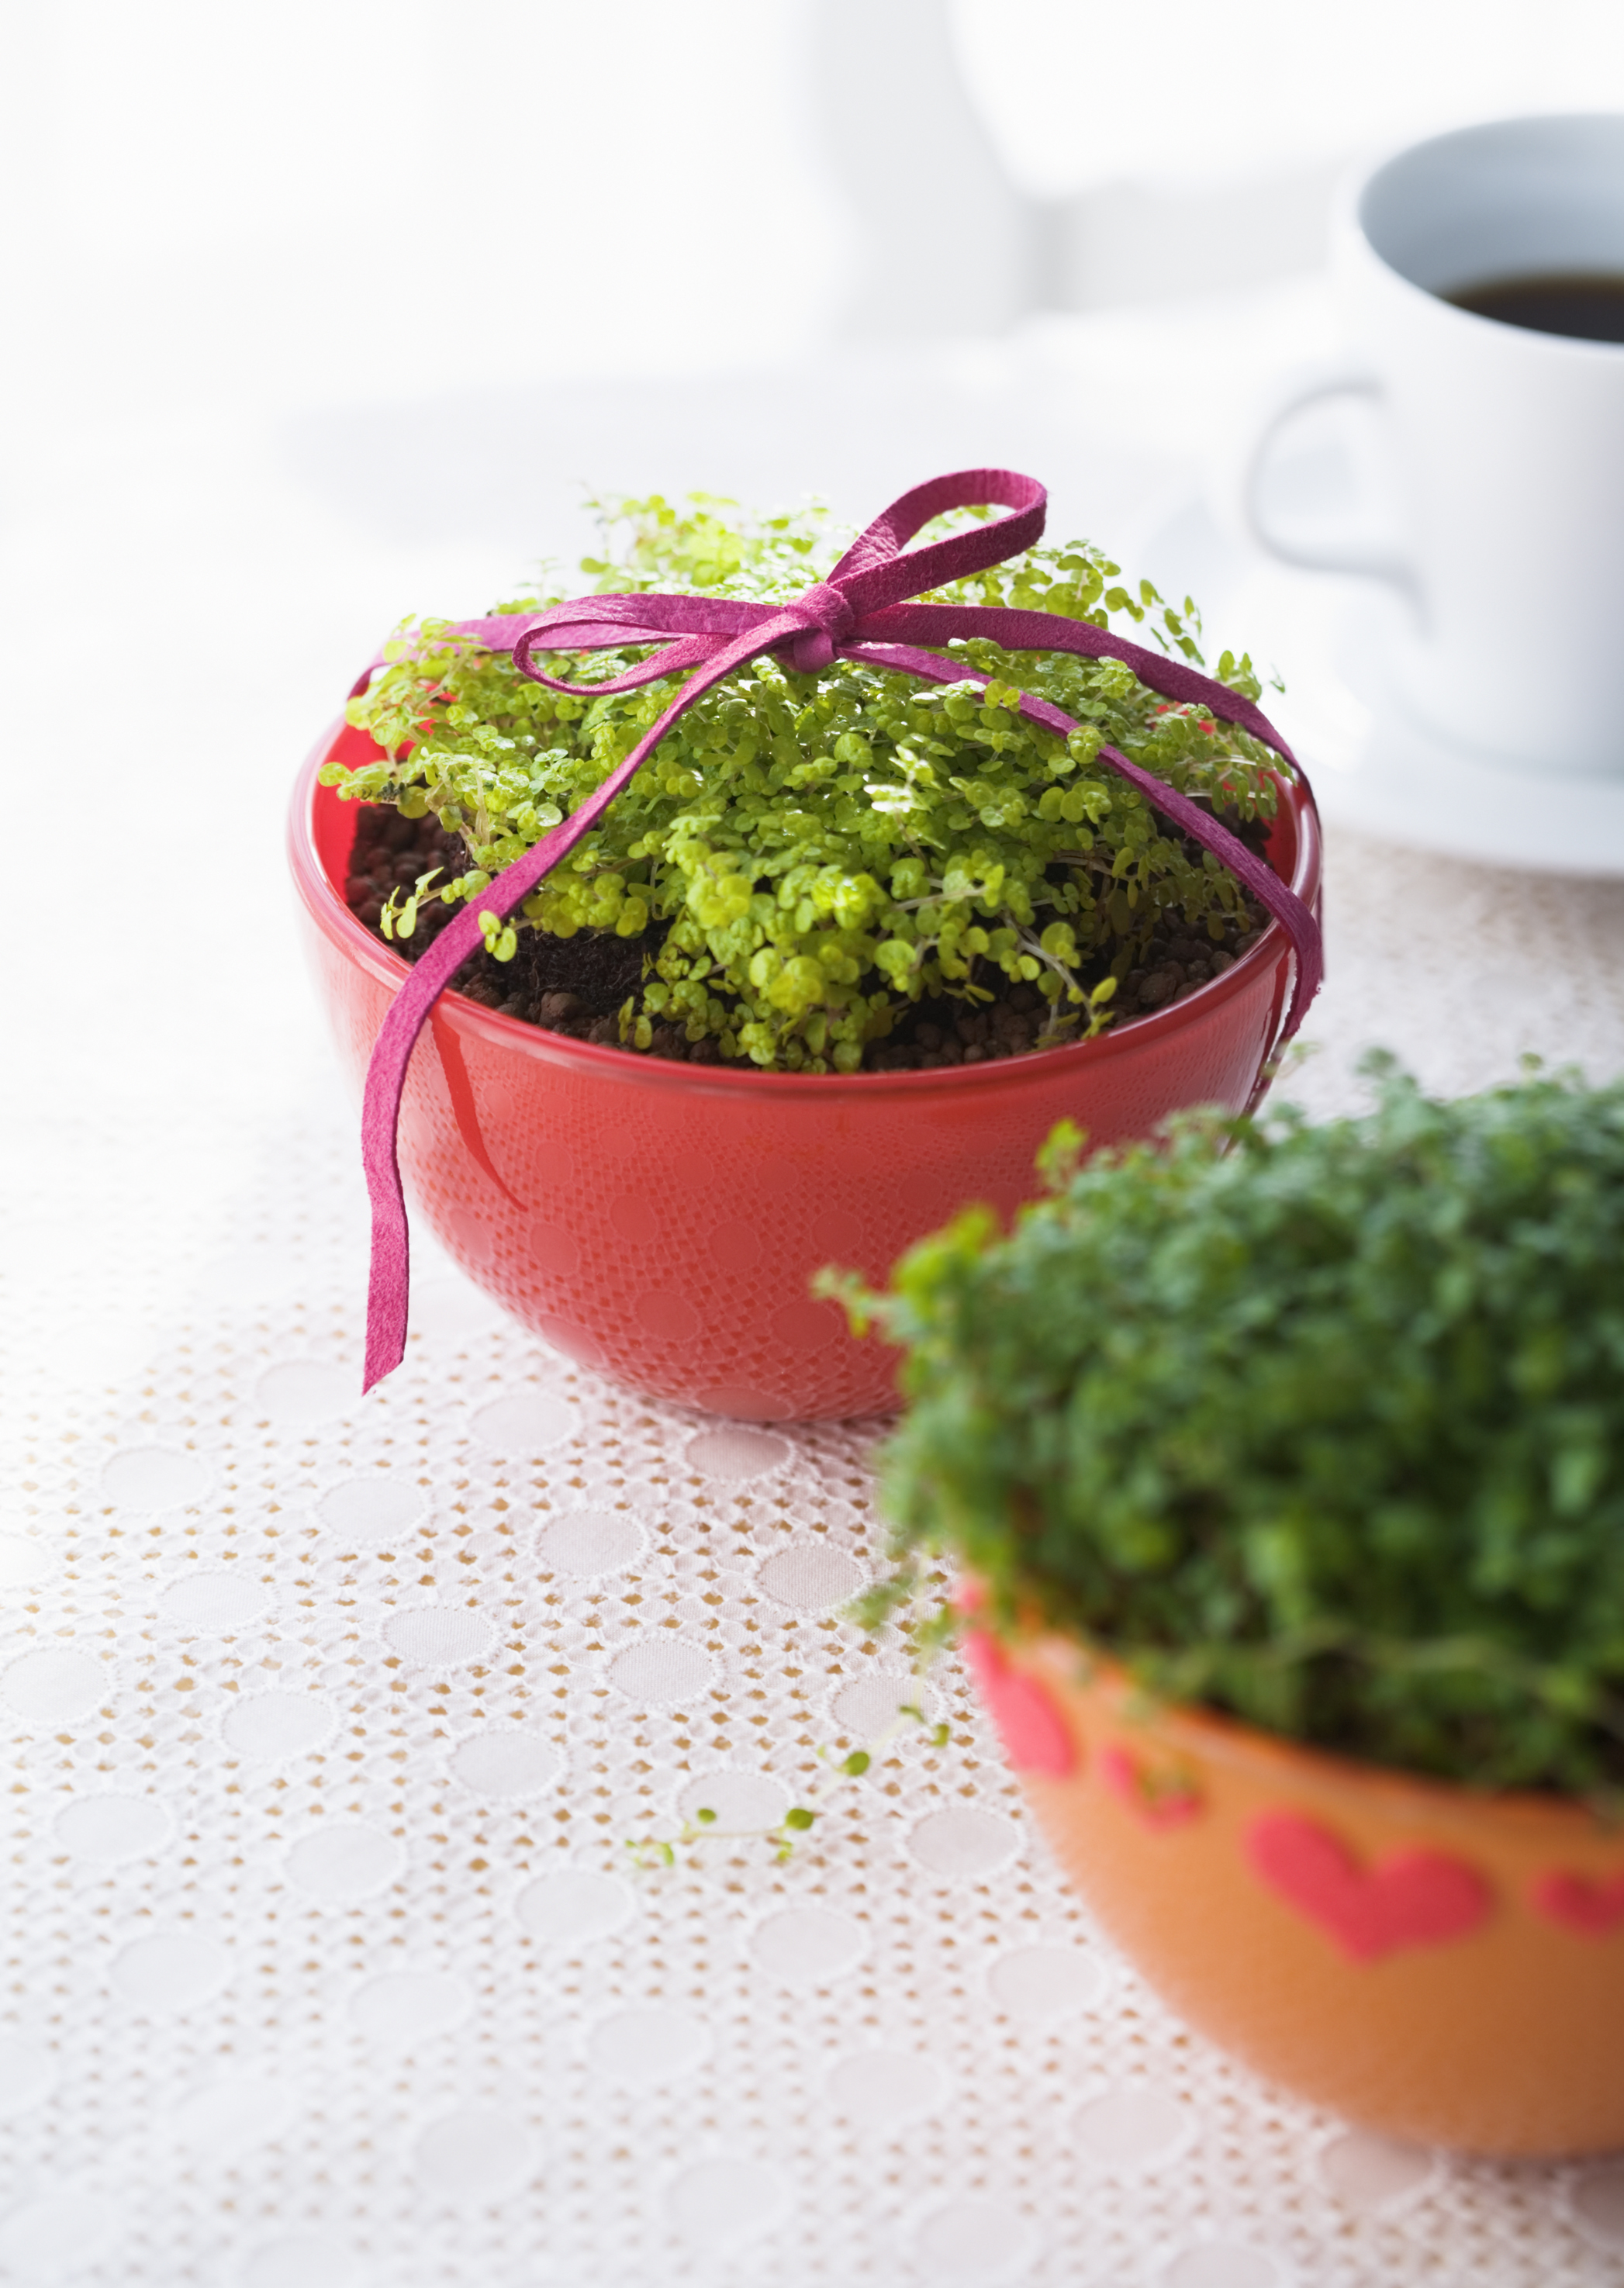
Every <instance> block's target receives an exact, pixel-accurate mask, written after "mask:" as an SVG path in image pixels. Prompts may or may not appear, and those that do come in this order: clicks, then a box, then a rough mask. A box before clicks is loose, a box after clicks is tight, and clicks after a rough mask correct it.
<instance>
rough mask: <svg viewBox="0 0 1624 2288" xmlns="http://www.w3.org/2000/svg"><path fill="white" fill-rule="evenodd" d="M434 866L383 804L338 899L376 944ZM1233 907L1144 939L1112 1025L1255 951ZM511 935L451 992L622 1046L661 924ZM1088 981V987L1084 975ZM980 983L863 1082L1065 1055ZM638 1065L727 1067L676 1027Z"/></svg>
mask: <svg viewBox="0 0 1624 2288" xmlns="http://www.w3.org/2000/svg"><path fill="white" fill-rule="evenodd" d="M1226 823H1227V824H1229V825H1230V827H1231V829H1232V831H1233V832H1235V833H1236V834H1238V835H1239V836H1240V838H1241V840H1242V841H1244V842H1245V843H1247V845H1248V846H1249V847H1250V848H1252V849H1254V850H1257V851H1259V852H1261V851H1262V849H1263V847H1264V843H1265V842H1266V840H1267V838H1268V828H1267V825H1266V824H1265V823H1264V822H1263V821H1261V820H1259V821H1256V822H1251V823H1249V824H1248V823H1242V822H1238V821H1235V820H1233V819H1231V820H1229V821H1226ZM432 866H439V867H440V868H442V869H443V870H444V876H443V878H451V877H453V876H455V875H458V874H462V873H464V872H465V871H466V870H467V867H468V855H467V852H466V850H465V849H464V847H463V842H462V838H461V837H460V836H457V835H453V834H448V833H447V832H446V830H445V829H444V828H443V827H442V826H441V825H440V822H439V820H438V819H437V818H435V817H434V815H433V814H432V813H431V814H429V815H427V816H426V817H424V818H403V817H401V815H400V812H399V811H397V810H394V809H392V808H391V807H389V806H387V805H384V804H372V803H365V804H362V805H360V806H359V814H358V816H357V818H356V822H355V844H354V847H353V850H352V852H351V854H350V872H349V878H348V880H347V881H346V882H345V899H346V901H347V902H348V904H349V908H350V910H351V912H352V913H353V915H354V916H355V917H356V918H357V920H358V921H360V922H364V923H365V924H366V926H367V927H368V929H369V930H371V931H373V932H374V933H375V934H376V936H377V937H378V938H379V939H380V940H382V938H383V932H382V931H381V930H380V929H379V927H378V919H379V917H380V915H381V914H382V912H383V910H384V904H385V902H387V900H388V897H389V894H390V892H391V890H393V889H400V890H402V891H409V890H410V888H411V886H412V885H413V883H414V882H416V879H417V878H418V876H419V875H420V874H426V873H427V872H428V870H429V869H430V868H431V867H432ZM1240 903H1241V908H1242V913H1241V915H1240V918H1238V919H1237V920H1236V921H1235V922H1234V923H1232V925H1230V926H1229V927H1228V929H1227V930H1226V933H1225V935H1224V941H1223V942H1222V944H1218V943H1216V942H1215V941H1213V940H1212V939H1211V938H1210V937H1208V935H1207V934H1206V933H1205V932H1203V933H1202V934H1201V935H1200V937H1197V936H1194V935H1192V934H1190V933H1185V932H1184V931H1183V930H1182V929H1180V928H1177V927H1174V928H1172V929H1170V930H1168V932H1166V933H1164V934H1162V935H1160V936H1158V937H1154V938H1153V939H1152V941H1151V943H1150V946H1149V949H1148V950H1147V952H1146V954H1145V958H1144V960H1143V962H1142V964H1141V965H1140V966H1139V967H1137V968H1135V969H1130V970H1129V973H1128V974H1127V976H1126V977H1125V978H1124V979H1123V980H1122V982H1121V985H1120V986H1119V988H1118V989H1117V997H1116V1000H1115V1002H1114V1003H1113V1007H1114V1009H1115V1010H1116V1012H1117V1017H1116V1023H1117V1025H1119V1026H1120V1025H1121V1024H1122V1023H1124V1022H1131V1021H1132V1020H1133V1019H1134V1018H1135V1017H1146V1016H1149V1015H1151V1014H1152V1013H1153V1012H1154V1011H1155V1010H1157V1009H1161V1008H1163V1007H1165V1006H1166V1005H1168V1003H1170V1002H1174V1001H1183V1000H1184V999H1186V998H1187V997H1188V996H1189V995H1190V994H1192V993H1193V992H1195V991H1196V990H1197V989H1198V988H1199V987H1200V986H1201V985H1204V984H1205V983H1206V982H1207V981H1208V978H1211V977H1215V976H1216V975H1218V974H1219V973H1220V972H1222V971H1224V970H1225V969H1228V968H1229V967H1230V966H1231V965H1232V964H1233V963H1234V962H1235V961H1236V960H1237V959H1238V958H1239V957H1240V955H1241V954H1243V953H1245V952H1247V951H1248V949H1249V948H1250V947H1251V946H1253V945H1255V944H1256V941H1257V939H1258V937H1259V936H1260V935H1261V933H1262V932H1263V929H1264V924H1265V922H1266V921H1267V916H1266V915H1265V914H1264V911H1263V910H1262V909H1261V907H1259V906H1257V905H1256V903H1255V902H1253V901H1252V900H1251V899H1250V898H1249V897H1248V896H1247V895H1246V894H1245V893H1244V892H1242V893H1241V898H1240ZM461 910H462V908H461V907H460V905H459V906H446V905H441V904H440V902H439V900H438V899H434V898H432V897H431V899H430V900H429V901H425V902H424V904H422V905H421V906H419V907H418V909H417V923H416V929H415V930H414V932H413V933H412V935H411V936H410V937H409V938H407V939H405V940H401V939H400V938H396V939H395V940H393V941H392V943H393V948H394V950H395V951H396V952H397V953H400V954H402V955H404V956H405V957H406V959H407V960H408V961H416V959H417V957H418V956H419V955H420V954H422V953H423V952H424V951H425V950H426V949H427V948H428V947H429V946H431V945H432V943H433V942H434V940H435V939H436V937H438V935H439V934H440V931H441V930H442V929H444V928H445V926H446V925H447V924H448V922H449V921H451V920H452V918H454V916H455V915H456V914H457V913H460V912H461ZM518 934H519V949H518V951H517V952H516V953H515V955H514V956H513V958H512V960H511V961H497V960H495V959H494V958H493V957H492V956H491V955H490V954H488V953H486V952H484V951H480V952H479V953H477V954H474V955H473V956H471V958H470V959H469V960H467V961H465V962H464V963H463V965H462V967H461V968H460V969H458V970H457V971H456V972H455V973H454V974H453V977H452V980H451V983H452V987H453V989H454V990H456V992H458V993H461V994H463V996H464V997H466V998H467V999H468V1000H470V1001H477V1002H479V1004H480V1005H482V1006H483V1007H485V1008H487V1009H495V1010H497V1011H499V1012H500V1013H501V1014H502V1015H503V1016H504V1017H518V1018H519V1019H521V1020H522V1021H524V1022H525V1023H527V1024H530V1025H540V1026H542V1027H543V1029H546V1030H547V1031H549V1032H553V1033H564V1034H567V1035H568V1036H570V1037H571V1038H573V1039H574V1040H580V1041H596V1042H599V1043H602V1044H604V1045H606V1046H608V1047H611V1048H620V1047H623V1046H627V1045H628V1044H625V1043H622V1040H621V1032H620V1012H621V1010H622V1007H623V1006H624V1005H625V1004H626V1002H627V1000H628V999H629V998H630V996H631V995H633V994H635V993H636V992H637V991H638V989H639V987H640V986H641V984H642V982H643V976H644V964H645V961H646V958H647V957H650V956H651V955H653V954H654V952H655V951H656V950H657V949H658V947H659V944H660V941H661V937H662V936H663V934H664V930H663V927H662V926H661V925H660V924H658V923H656V924H654V925H653V926H651V927H649V928H648V929H646V931H645V932H644V933H643V934H642V936H641V937H615V936H614V935H613V934H612V933H610V932H608V931H592V930H582V931H579V932H577V933H576V934H575V936H574V937H568V938H564V937H551V936H549V935H548V934H547V933H545V932H544V931H542V930H537V929H521V930H520V931H519V933H518ZM1104 973H1105V965H1104V964H1101V965H1100V974H1101V975H1102V976H1103V975H1104ZM1085 981H1086V982H1088V983H1089V984H1093V983H1094V982H1096V981H1097V980H1096V979H1094V978H1091V977H1087V978H1085ZM976 982H977V984H978V985H981V986H984V987H986V989H988V990H989V991H990V992H992V993H993V994H994V996H995V998H994V999H993V1000H991V1001H983V1002H979V1003H978V1004H977V1005H976V1006H975V1007H974V1008H973V1009H972V1008H970V1007H968V1006H967V1005H965V1003H963V1001H954V1000H950V999H948V998H947V997H945V996H944V997H939V998H938V999H935V1000H928V1001H918V1002H915V1003H914V1004H913V1005H912V1006H911V1007H909V1008H908V1009H907V1011H906V1012H905V1013H903V1014H902V1015H901V1016H900V1017H899V1019H898V1021H897V1023H896V1026H895V1029H893V1030H892V1031H891V1033H890V1034H889V1035H888V1036H887V1037H886V1038H885V1039H884V1040H883V1041H873V1042H870V1044H869V1045H868V1047H867V1051H866V1052H865V1053H864V1057H863V1068H862V1069H863V1070H864V1071H865V1072H919V1071H928V1070H931V1069H936V1068H938V1067H940V1066H943V1065H974V1064H985V1063H987V1062H990V1061H993V1060H994V1059H996V1058H1000V1057H1012V1056H1025V1055H1027V1054H1030V1053H1034V1052H1036V1051H1038V1050H1040V1049H1041V1048H1043V1047H1063V1046H1064V1045H1065V1044H1066V1036H1065V1035H1062V1037H1061V1038H1060V1039H1059V1040H1058V1041H1054V1042H1049V1043H1043V1042H1041V1041H1040V1039H1039V1035H1040V1034H1041V1032H1042V1027H1043V1023H1044V1020H1045V1018H1046V1017H1047V1015H1048V1013H1049V1005H1048V1003H1047V1002H1046V1001H1045V1000H1044V999H1043V997H1042V994H1041V993H1040V992H1039V991H1038V990H1037V988H1036V987H1035V986H1034V985H1024V984H1012V983H1011V982H1010V980H1009V979H1008V978H1006V977H1005V976H1004V974H1003V973H1002V970H999V969H995V968H994V967H993V966H992V965H990V964H987V963H982V964H981V965H979V967H978V973H977V977H976ZM643 1053H644V1054H646V1055H649V1056H656V1057H670V1058H675V1059H677V1060H678V1061H685V1062H687V1063H689V1064H717V1063H720V1062H722V1061H723V1059H722V1055H721V1052H720V1050H719V1049H718V1048H717V1045H716V1043H715V1042H714V1041H713V1040H703V1041H693V1042H690V1041H689V1039H688V1037H687V1035H686V1034H685V1031H684V1030H683V1028H682V1027H681V1026H680V1025H656V1026H655V1027H654V1039H653V1041H652V1043H651V1044H650V1045H649V1047H648V1049H647V1050H646V1051H645V1052H643Z"/></svg>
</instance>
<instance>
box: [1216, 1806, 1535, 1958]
mask: <svg viewBox="0 0 1624 2288" xmlns="http://www.w3.org/2000/svg"><path fill="white" fill-rule="evenodd" d="M1246 1847H1247V1856H1248V1858H1249V1859H1250V1861H1251V1863H1252V1867H1253V1870H1254V1871H1255V1872H1256V1874H1257V1875H1258V1876H1259V1877H1260V1878H1261V1879H1262V1880H1263V1881H1264V1882H1265V1883H1266V1884H1267V1885H1268V1887H1269V1888H1270V1889H1271V1891H1273V1892H1275V1893H1277V1894H1278V1895H1279V1897H1281V1898H1282V1899H1284V1900H1286V1901H1287V1903H1288V1904H1289V1905H1291V1906H1294V1907H1295V1908H1296V1910H1297V1911H1298V1912H1299V1913H1300V1914H1304V1915H1306V1916H1307V1917H1308V1919H1309V1920H1310V1921H1311V1922H1314V1923H1318V1924H1319V1927H1320V1929H1321V1930H1323V1931H1326V1932H1327V1933H1328V1934H1329V1935H1330V1936H1331V1937H1332V1938H1333V1939H1334V1940H1335V1942H1336V1944H1337V1945H1338V1946H1339V1947H1341V1949H1342V1950H1343V1953H1344V1954H1346V1955H1348V1956H1350V1957H1351V1959H1352V1960H1353V1961H1355V1962H1374V1961H1376V1960H1377V1959H1378V1958H1379V1957H1380V1956H1382V1955H1384V1954H1391V1953H1393V1952H1394V1951H1395V1950H1397V1949H1398V1948H1399V1947H1406V1946H1443V1945H1446V1944H1447V1943H1448V1942H1449V1941H1450V1940H1451V1939H1456V1938H1464V1937H1465V1936H1466V1934H1467V1933H1468V1932H1469V1931H1473V1930H1476V1929H1477V1926H1478V1924H1479V1923H1481V1922H1483V1921H1484V1920H1485V1919H1486V1917H1487V1916H1488V1914H1489V1911H1490V1910H1491V1908H1492V1906H1493V1895H1492V1893H1491V1891H1490V1889H1489V1887H1488V1885H1487V1883H1486V1882H1485V1880H1484V1879H1483V1877H1482V1876H1481V1875H1479V1874H1478V1872H1477V1869H1476V1868H1475V1867H1469V1866H1468V1865H1467V1864H1466V1863H1465V1862H1464V1861H1463V1860H1461V1859H1450V1858H1447V1857H1446V1855H1444V1854H1443V1853H1442V1852H1441V1851H1398V1852H1395V1853H1394V1854H1393V1855H1392V1856H1391V1857H1390V1858H1388V1859H1383V1860H1382V1861H1381V1862H1380V1863H1379V1864H1378V1865H1376V1866H1374V1867H1363V1866H1361V1865H1360V1864H1359V1861H1358V1860H1357V1859H1356V1858H1355V1857H1354V1855H1353V1854H1352V1852H1351V1851H1350V1850H1349V1849H1348V1847H1347V1846H1346V1844H1344V1843H1343V1841H1342V1840H1341V1839H1340V1838H1339V1837H1337V1836H1335V1835H1333V1834H1332V1833H1331V1831H1330V1830H1329V1829H1328V1828H1326V1827H1321V1826H1319V1824H1318V1823H1317V1822H1315V1821H1314V1820H1311V1819H1304V1818H1303V1817H1302V1815H1300V1814H1299V1813H1296V1812H1293V1811H1269V1812H1264V1814H1263V1815H1262V1816H1261V1817H1259V1818H1257V1819H1255V1820H1254V1821H1253V1822H1252V1823H1251V1826H1250V1827H1249V1828H1248V1831H1247V1839H1246Z"/></svg>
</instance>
